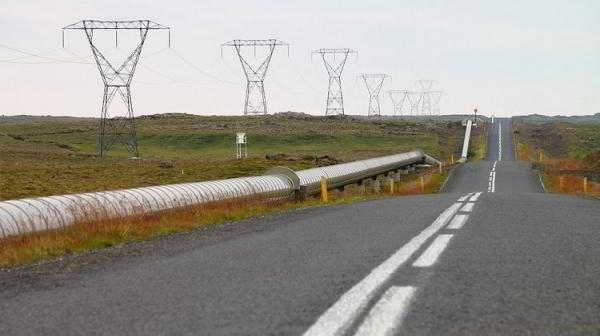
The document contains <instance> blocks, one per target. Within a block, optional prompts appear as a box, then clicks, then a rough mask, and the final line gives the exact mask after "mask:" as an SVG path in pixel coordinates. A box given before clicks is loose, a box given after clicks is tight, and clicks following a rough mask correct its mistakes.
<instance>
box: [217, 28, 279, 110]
mask: <svg viewBox="0 0 600 336" xmlns="http://www.w3.org/2000/svg"><path fill="white" fill-rule="evenodd" d="M282 45H285V46H288V54H289V44H287V43H285V42H282V41H279V40H276V39H267V40H233V41H229V42H226V43H223V44H222V45H221V48H223V47H234V48H235V51H236V52H237V54H238V57H239V58H240V63H241V64H242V69H243V70H244V74H245V75H246V81H247V84H246V101H245V103H244V115H248V114H267V113H268V110H267V98H266V95H265V84H264V82H265V77H266V75H267V70H269V64H270V63H271V57H273V52H274V51H275V47H277V46H282ZM243 47H253V48H254V56H255V57H256V47H266V48H267V53H266V56H265V57H264V58H263V59H262V61H260V62H258V63H257V64H258V66H253V65H252V64H250V62H249V61H248V59H247V58H246V57H244V55H243V54H242V48H243Z"/></svg>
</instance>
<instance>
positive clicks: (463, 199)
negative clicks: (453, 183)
mask: <svg viewBox="0 0 600 336" xmlns="http://www.w3.org/2000/svg"><path fill="white" fill-rule="evenodd" d="M472 194H473V193H468V194H466V195H465V196H463V197H461V198H459V199H458V201H459V202H464V201H466V200H467V198H469V196H471V195H472Z"/></svg>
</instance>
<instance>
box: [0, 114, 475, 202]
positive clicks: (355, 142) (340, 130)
mask: <svg viewBox="0 0 600 336" xmlns="http://www.w3.org/2000/svg"><path fill="white" fill-rule="evenodd" d="M96 129H97V119H93V118H68V117H31V116H11V117H7V116H0V153H1V157H0V160H1V162H0V163H1V170H0V173H1V176H0V183H1V188H0V200H8V199H15V198H23V197H33V196H46V195H53V194H65V193H76V192H88V191H100V190H112V189H120V188H133V187H142V186H150V185H160V184H169V183H182V182H195V181H203V180H211V179H221V178H231V177H238V176H248V175H257V174H262V173H263V172H264V171H266V170H267V169H268V168H270V167H273V166H277V165H283V166H287V167H290V168H292V169H303V168H309V167H314V166H322V165H329V164H333V163H338V162H347V161H353V160H357V159H364V158H369V157H375V156H381V155H388V154H394V153H399V152H405V151H410V150H413V149H417V148H419V149H422V150H423V151H425V152H427V153H429V154H430V155H433V156H434V157H436V158H439V159H440V160H442V161H447V160H448V158H449V157H450V155H451V154H452V153H455V157H456V153H458V151H459V150H460V148H459V146H460V144H461V142H462V139H461V137H462V136H463V134H464V129H463V127H461V126H460V123H458V122H441V123H431V122H418V121H400V120H385V121H380V120H359V119H355V118H346V119H340V118H332V117H313V116H309V115H304V114H297V113H287V114H277V115H271V116H256V117H246V118H244V117H222V116H196V115H187V114H165V115H154V116H144V117H140V118H138V120H137V130H138V139H139V147H140V157H141V158H140V159H131V158H129V155H128V153H127V152H126V150H125V148H124V147H123V146H117V147H115V149H114V150H113V151H110V152H108V155H107V156H105V157H104V158H99V157H97V155H96V142H97V130H96ZM238 131H243V132H246V133H247V134H248V142H249V144H248V151H249V158H248V159H245V160H237V159H234V158H233V154H234V145H233V140H234V134H235V133H236V132H238ZM269 153H278V154H284V155H283V156H282V157H280V158H279V159H276V160H269V159H266V158H265V156H266V155H267V154H269Z"/></svg>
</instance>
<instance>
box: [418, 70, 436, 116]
mask: <svg viewBox="0 0 600 336" xmlns="http://www.w3.org/2000/svg"><path fill="white" fill-rule="evenodd" d="M417 85H418V86H419V89H420V90H421V99H420V104H419V107H420V110H421V111H420V114H421V115H427V116H430V115H432V113H433V102H432V96H431V87H432V86H433V80H430V79H421V80H418V81H417Z"/></svg>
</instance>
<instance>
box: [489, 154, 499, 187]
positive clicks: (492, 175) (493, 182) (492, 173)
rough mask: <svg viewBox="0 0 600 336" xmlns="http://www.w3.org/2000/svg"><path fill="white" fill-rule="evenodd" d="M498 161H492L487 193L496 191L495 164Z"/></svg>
mask: <svg viewBox="0 0 600 336" xmlns="http://www.w3.org/2000/svg"><path fill="white" fill-rule="evenodd" d="M497 163H498V161H494V165H493V166H492V170H491V171H490V176H489V179H488V192H495V191H496V164H497Z"/></svg>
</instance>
